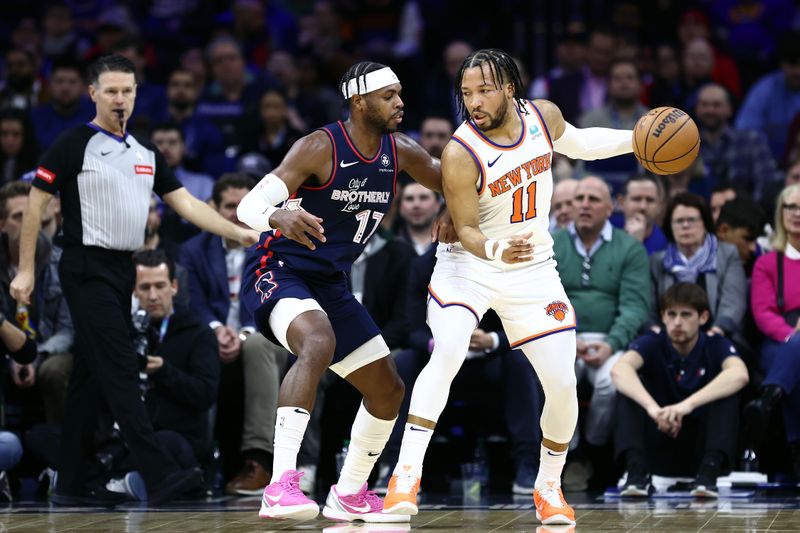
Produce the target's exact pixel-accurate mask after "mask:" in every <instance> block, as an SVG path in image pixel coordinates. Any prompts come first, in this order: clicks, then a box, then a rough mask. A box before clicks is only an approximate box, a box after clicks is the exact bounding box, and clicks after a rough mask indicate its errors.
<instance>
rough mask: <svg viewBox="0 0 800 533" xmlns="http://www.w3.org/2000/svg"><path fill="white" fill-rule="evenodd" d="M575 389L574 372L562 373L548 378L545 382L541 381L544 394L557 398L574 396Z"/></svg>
mask: <svg viewBox="0 0 800 533" xmlns="http://www.w3.org/2000/svg"><path fill="white" fill-rule="evenodd" d="M577 387H578V380H577V379H576V378H575V373H574V372H563V373H560V374H557V375H554V376H548V378H547V379H546V380H544V379H543V380H542V388H543V389H544V390H545V394H550V395H553V396H554V397H558V398H564V397H572V396H574V395H575V389H577Z"/></svg>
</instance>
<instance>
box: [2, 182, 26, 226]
mask: <svg viewBox="0 0 800 533" xmlns="http://www.w3.org/2000/svg"><path fill="white" fill-rule="evenodd" d="M30 192H31V184H30V183H28V182H27V181H19V180H14V181H9V182H8V183H6V184H5V185H3V186H2V187H0V220H5V219H6V217H8V205H6V204H7V203H8V201H9V200H10V199H12V198H17V197H19V196H25V197H27V196H28V193H30Z"/></svg>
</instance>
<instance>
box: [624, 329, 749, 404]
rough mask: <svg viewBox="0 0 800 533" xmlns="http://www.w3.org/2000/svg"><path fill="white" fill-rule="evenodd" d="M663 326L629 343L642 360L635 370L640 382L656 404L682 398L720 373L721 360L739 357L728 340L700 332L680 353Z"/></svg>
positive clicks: (677, 400) (700, 387) (668, 402)
mask: <svg viewBox="0 0 800 533" xmlns="http://www.w3.org/2000/svg"><path fill="white" fill-rule="evenodd" d="M665 329H666V328H664V329H662V331H661V333H658V334H655V333H646V334H645V335H642V336H641V337H639V338H638V339H636V340H634V341H633V342H632V343H631V344H630V349H631V350H633V351H635V352H637V353H638V354H639V355H641V356H642V360H643V361H644V364H643V365H642V368H640V369H639V376H640V377H641V380H642V384H643V385H644V387H645V388H646V389H647V391H648V392H649V393H650V395H651V396H652V397H653V399H654V400H655V401H656V402H658V403H659V405H669V404H672V403H677V402H680V401H683V400H685V399H686V398H688V397H689V396H691V395H692V394H694V393H695V392H697V391H698V390H700V389H702V388H703V387H705V386H706V385H708V383H709V382H710V381H711V380H712V379H714V378H715V377H717V376H718V375H719V373H720V372H722V363H723V362H724V361H725V359H727V358H728V357H738V356H739V354H738V353H737V352H736V348H734V347H733V344H731V342H730V341H729V340H728V339H726V338H725V337H723V336H722V335H713V336H710V335H708V334H706V333H704V332H702V331H701V332H700V335H699V337H698V339H697V344H695V346H694V348H692V351H691V352H689V354H688V355H686V356H681V355H680V354H679V353H678V352H676V351H675V348H673V346H672V342H671V341H670V340H669V337H668V336H667V333H666V331H665Z"/></svg>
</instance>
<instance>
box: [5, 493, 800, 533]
mask: <svg viewBox="0 0 800 533" xmlns="http://www.w3.org/2000/svg"><path fill="white" fill-rule="evenodd" d="M431 499H432V498H431ZM580 499H581V498H578V497H575V498H570V500H571V501H575V502H576V503H574V506H575V508H576V512H577V518H578V525H577V527H575V528H570V527H563V526H560V527H556V526H542V525H541V524H539V522H538V521H537V520H536V516H535V511H534V510H533V507H532V505H531V504H530V503H529V502H527V501H520V500H516V501H512V500H511V498H510V497H494V498H484V500H481V501H480V502H476V503H473V504H470V505H464V503H463V501H459V500H460V498H454V497H452V496H443V497H442V498H441V499H440V500H439V503H436V502H434V503H428V504H425V505H423V506H422V509H421V511H420V514H419V515H417V516H415V517H413V518H412V520H411V523H410V524H358V523H357V524H342V523H336V522H331V521H329V520H326V519H324V518H322V516H321V515H320V518H317V519H316V520H310V521H307V522H277V521H265V520H261V519H259V518H258V515H257V510H258V505H259V500H258V498H248V499H225V498H221V499H218V500H213V501H207V502H192V503H188V502H187V503H185V504H180V505H174V506H169V507H163V508H160V509H147V508H146V507H136V506H130V507H126V508H117V509H115V510H113V511H102V510H99V509H61V508H50V507H49V506H45V505H42V504H41V503H40V504H27V505H25V504H14V505H13V506H9V507H7V508H5V509H2V508H0V532H6V531H14V532H36V533H44V532H62V531H92V532H133V531H154V532H188V533H193V532H201V531H224V532H229V533H243V532H270V531H321V532H324V533H351V532H352V533H355V532H376V533H377V532H382V533H400V532H404V531H419V532H425V533H443V532H452V531H457V530H461V531H469V532H492V533H495V532H497V533H500V532H503V533H511V532H531V533H533V532H536V533H548V532H549V533H556V532H562V533H570V532H574V531H583V532H590V531H627V532H636V533H643V532H651V531H652V532H688V531H703V532H723V531H724V532H730V531H747V532H761V531H770V532H772V531H795V532H797V531H800V498H798V496H797V495H796V494H795V495H793V496H788V497H783V498H748V499H746V500H720V501H716V502H699V501H695V500H689V499H685V498H684V499H656V500H650V501H646V502H633V503H628V502H619V501H613V500H604V499H603V498H602V497H598V498H583V500H585V501H582V502H578V500H580Z"/></svg>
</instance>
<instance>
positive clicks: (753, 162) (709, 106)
mask: <svg viewBox="0 0 800 533" xmlns="http://www.w3.org/2000/svg"><path fill="white" fill-rule="evenodd" d="M695 116H696V117H697V126H698V128H699V129H700V140H701V142H700V157H702V158H703V163H704V164H705V165H706V169H707V172H708V174H709V179H711V181H712V182H714V183H717V184H728V185H729V186H731V187H734V186H735V187H736V189H737V190H739V191H745V192H747V194H749V195H750V196H751V197H752V198H753V199H755V200H760V199H761V196H762V194H763V192H764V187H765V185H766V184H767V183H769V182H771V181H774V180H776V179H779V174H778V170H777V167H776V165H775V158H774V157H773V156H772V153H771V152H770V150H769V146H768V145H767V138H766V137H765V136H764V133H763V132H760V131H756V130H742V129H738V128H733V127H731V124H730V119H731V117H732V116H733V107H732V105H731V101H730V96H728V93H727V91H726V90H725V89H724V88H723V87H722V86H720V85H716V84H713V83H712V84H708V85H705V86H704V87H703V88H702V89H700V91H699V92H698V96H697V106H696V107H695Z"/></svg>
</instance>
